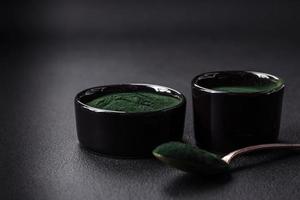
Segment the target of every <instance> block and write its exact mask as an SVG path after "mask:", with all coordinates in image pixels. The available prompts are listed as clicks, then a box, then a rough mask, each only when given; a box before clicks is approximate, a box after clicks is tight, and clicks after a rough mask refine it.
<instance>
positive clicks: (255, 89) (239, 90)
mask: <svg viewBox="0 0 300 200" xmlns="http://www.w3.org/2000/svg"><path fill="white" fill-rule="evenodd" d="M274 88H276V85H265V86H238V85H237V86H218V87H213V88H212V89H213V90H218V91H224V92H236V93H253V92H263V91H269V90H272V89H274Z"/></svg>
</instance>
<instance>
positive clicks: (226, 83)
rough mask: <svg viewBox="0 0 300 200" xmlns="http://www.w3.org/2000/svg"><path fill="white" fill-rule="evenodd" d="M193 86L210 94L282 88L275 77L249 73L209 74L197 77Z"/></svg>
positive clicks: (271, 90) (267, 91)
mask: <svg viewBox="0 0 300 200" xmlns="http://www.w3.org/2000/svg"><path fill="white" fill-rule="evenodd" d="M193 85H194V86H195V87H197V88H200V89H202V90H205V91H208V92H212V93H214V92H216V93H218V92H220V93H269V92H273V91H277V90H279V89H280V88H282V87H283V86H284V84H283V81H282V79H280V78H278V77H276V76H273V75H270V74H266V73H261V72H251V71H223V72H209V73H205V74H201V75H199V76H197V77H196V78H195V79H194V80H193Z"/></svg>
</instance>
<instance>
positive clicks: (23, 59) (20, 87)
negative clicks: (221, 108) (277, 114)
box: [0, 0, 300, 200]
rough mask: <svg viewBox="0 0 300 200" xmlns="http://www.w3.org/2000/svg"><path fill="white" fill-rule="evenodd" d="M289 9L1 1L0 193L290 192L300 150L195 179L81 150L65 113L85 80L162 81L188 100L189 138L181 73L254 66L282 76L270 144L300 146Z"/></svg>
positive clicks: (186, 78) (247, 4) (216, 195)
mask: <svg viewBox="0 0 300 200" xmlns="http://www.w3.org/2000/svg"><path fill="white" fill-rule="evenodd" d="M299 8H300V7H299V3H298V2H297V1H292V0H288V1H266V0H263V1H232V0H230V1H224V2H223V1H215V0H213V1H142V2H141V1H72V2H71V1H49V2H47V1H42V2H41V1H36V2H35V1H31V2H29V1H27V2H13V3H10V4H9V5H8V4H7V5H5V6H4V7H1V9H3V10H4V12H1V13H2V15H3V14H4V18H2V19H1V21H0V23H1V34H4V36H5V37H2V38H3V39H4V41H3V42H2V45H1V58H0V64H1V73H0V92H1V98H0V134H1V137H0V186H1V187H0V199H30V200H33V199H55V200H59V199H185V198H186V199H231V200H234V199H239V200H241V199H249V200H252V199H272V200H275V199H299V198H300V191H299V184H300V174H299V169H300V168H299V165H300V157H299V155H296V154H295V155H291V154H289V153H285V152H280V153H277V152H274V153H266V154H263V155H252V156H246V157H244V158H242V159H239V160H236V161H235V162H234V165H235V166H236V167H237V170H236V171H235V172H234V173H233V174H232V176H231V177H222V178H221V179H212V180H202V179H200V178H197V177H194V176H189V175H186V174H184V173H182V172H179V171H176V170H173V169H170V168H168V167H165V166H163V165H162V164H161V163H159V162H158V161H156V160H151V159H149V160H116V159H110V158H105V157H101V156H98V155H95V154H92V153H90V152H87V151H85V150H83V149H81V148H80V147H79V145H78V141H77V138H76V130H75V120H74V108H73V98H74V96H75V94H76V93H77V92H79V91H80V90H83V89H85V88H88V87H91V86H97V85H103V84H111V83H127V82H144V83H155V84H161V85H165V86H169V87H172V88H175V89H178V90H179V91H181V92H183V93H184V94H185V95H186V97H187V100H188V105H187V116H186V126H185V138H186V139H187V140H188V141H190V142H192V143H193V142H194V141H193V126H192V112H191V111H192V110H191V89H190V81H191V79H192V78H193V77H194V76H195V75H197V74H199V73H202V72H206V71H213V70H225V69H230V70H233V69H239V70H246V69H247V70H258V71H264V72H268V73H271V74H275V75H278V76H280V77H282V78H284V79H285V81H286V86H287V87H286V93H285V98H284V104H283V114H282V127H281V134H280V140H281V141H286V142H293V143H297V142H298V143H300V137H299V133H300V123H299V119H300V114H299V110H300V103H299V99H300V90H299V85H300V79H299V75H300V69H299V66H298V65H299V63H300V61H299V39H298V35H299V27H298V26H299V21H300V19H299V11H300V9H299ZM3 19H4V20H3ZM251 163H254V164H253V165H252V164H251Z"/></svg>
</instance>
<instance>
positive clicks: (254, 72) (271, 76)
mask: <svg viewBox="0 0 300 200" xmlns="http://www.w3.org/2000/svg"><path fill="white" fill-rule="evenodd" d="M241 72H242V73H249V74H256V75H257V74H260V75H264V76H268V77H270V78H272V79H275V80H277V81H278V82H279V85H278V86H276V87H274V88H271V89H270V90H263V91H258V92H249V93H243V92H229V91H220V90H214V89H211V88H207V87H203V86H200V85H198V84H197V83H196V82H197V81H198V80H199V78H200V77H201V76H204V75H206V74H211V73H224V74H226V73H241ZM192 87H193V88H195V89H198V90H200V91H203V92H207V93H211V94H224V95H226V94H228V95H239V96H257V95H269V94H272V93H275V92H278V91H280V90H281V89H283V88H284V87H285V84H284V81H283V79H282V78H280V77H278V76H275V75H272V74H268V73H265V72H258V71H249V70H245V71H243V70H224V71H209V72H204V73H201V74H199V75H197V76H195V77H194V78H193V79H192Z"/></svg>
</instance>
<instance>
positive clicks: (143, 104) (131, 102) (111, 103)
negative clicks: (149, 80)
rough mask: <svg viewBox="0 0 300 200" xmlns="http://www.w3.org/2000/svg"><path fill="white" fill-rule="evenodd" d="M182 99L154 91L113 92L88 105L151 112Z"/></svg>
mask: <svg viewBox="0 0 300 200" xmlns="http://www.w3.org/2000/svg"><path fill="white" fill-rule="evenodd" d="M180 101H181V100H180V99H178V98H175V97H171V96H167V95H160V94H157V93H152V92H126V93H125V92H124V93H113V94H108V95H104V96H101V97H98V98H96V99H94V100H92V101H90V102H88V103H87V105H89V106H91V107H95V108H100V109H104V110H113V111H123V112H130V113H133V112H150V111H157V110H162V109H165V108H169V107H173V106H175V105H177V104H179V103H180Z"/></svg>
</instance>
